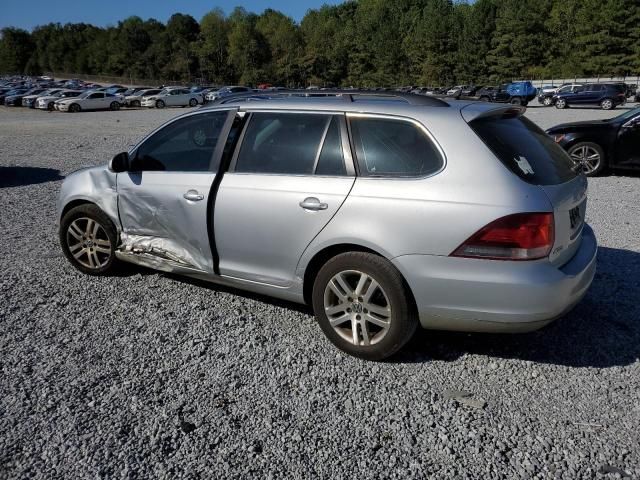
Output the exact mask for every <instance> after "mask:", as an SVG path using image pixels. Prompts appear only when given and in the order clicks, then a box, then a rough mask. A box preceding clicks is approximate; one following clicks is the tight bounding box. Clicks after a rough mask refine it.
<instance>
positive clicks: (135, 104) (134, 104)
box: [131, 100, 140, 108]
mask: <svg viewBox="0 0 640 480" xmlns="http://www.w3.org/2000/svg"><path fill="white" fill-rule="evenodd" d="M131 106H132V107H134V108H138V107H139V106H140V100H134V101H133V102H131Z"/></svg>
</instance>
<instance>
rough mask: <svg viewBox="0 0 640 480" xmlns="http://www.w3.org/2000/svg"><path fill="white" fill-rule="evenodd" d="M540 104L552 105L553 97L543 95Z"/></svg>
mask: <svg viewBox="0 0 640 480" xmlns="http://www.w3.org/2000/svg"><path fill="white" fill-rule="evenodd" d="M542 104H543V105H544V106H545V107H550V106H551V105H553V99H552V98H551V97H544V100H542Z"/></svg>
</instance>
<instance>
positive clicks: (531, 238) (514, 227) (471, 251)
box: [451, 213, 554, 260]
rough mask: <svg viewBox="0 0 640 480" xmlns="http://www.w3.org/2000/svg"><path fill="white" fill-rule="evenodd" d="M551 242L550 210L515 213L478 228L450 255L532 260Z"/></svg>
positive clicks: (547, 249)
mask: <svg viewBox="0 0 640 480" xmlns="http://www.w3.org/2000/svg"><path fill="white" fill-rule="evenodd" d="M553 242H554V223H553V213H516V214H514V215H508V216H506V217H502V218H499V219H498V220H495V221H493V222H491V223H490V224H489V225H487V226H486V227H484V228H481V229H480V230H479V231H478V232H476V233H474V234H473V235H472V236H471V237H470V238H469V239H468V240H467V241H466V242H464V243H463V244H462V245H460V246H459V247H458V248H457V249H456V250H455V251H454V252H453V253H452V254H451V255H452V256H454V257H470V258H485V259H492V260H535V259H538V258H544V257H546V256H548V255H549V253H550V252H551V248H552V247H553Z"/></svg>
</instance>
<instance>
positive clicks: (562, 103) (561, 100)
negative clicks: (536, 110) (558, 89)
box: [556, 98, 567, 110]
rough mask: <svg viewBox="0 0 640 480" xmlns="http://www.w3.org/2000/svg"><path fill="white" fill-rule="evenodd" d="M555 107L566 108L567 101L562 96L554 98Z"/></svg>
mask: <svg viewBox="0 0 640 480" xmlns="http://www.w3.org/2000/svg"><path fill="white" fill-rule="evenodd" d="M556 108H559V109H560V110H562V109H563V108H567V101H566V100H565V99H564V98H559V99H557V100H556Z"/></svg>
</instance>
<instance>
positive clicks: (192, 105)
mask: <svg viewBox="0 0 640 480" xmlns="http://www.w3.org/2000/svg"><path fill="white" fill-rule="evenodd" d="M196 105H198V101H197V100H196V99H195V98H192V99H191V100H189V106H191V107H195V106H196Z"/></svg>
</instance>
